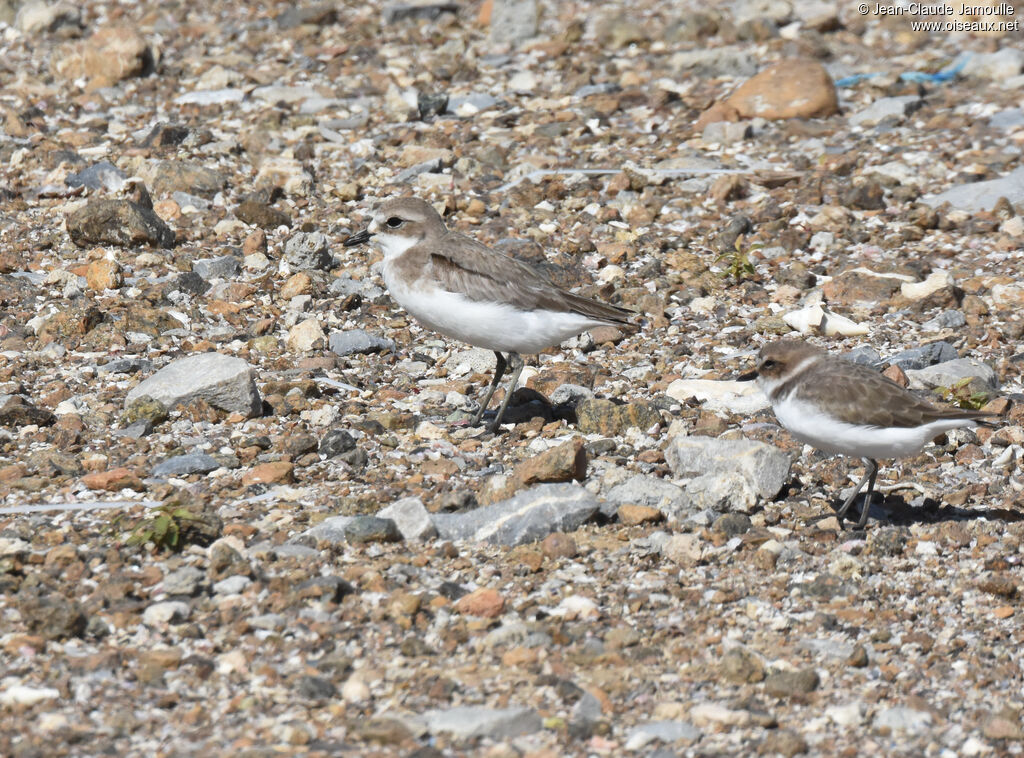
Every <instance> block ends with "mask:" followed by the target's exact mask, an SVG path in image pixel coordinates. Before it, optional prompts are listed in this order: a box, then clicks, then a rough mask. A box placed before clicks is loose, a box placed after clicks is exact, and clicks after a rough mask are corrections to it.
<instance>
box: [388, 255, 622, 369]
mask: <svg viewBox="0 0 1024 758" xmlns="http://www.w3.org/2000/svg"><path fill="white" fill-rule="evenodd" d="M388 264H389V261H387V260H386V261H385V263H384V266H383V268H382V274H383V276H384V282H385V284H387V287H388V291H389V292H390V293H391V296H392V297H393V298H394V299H395V301H396V302H397V303H398V304H399V305H401V306H402V307H403V308H405V310H406V311H408V312H409V314H410V315H412V316H413V318H415V319H416V320H417V321H419V322H420V323H422V324H423V325H424V326H426V327H427V328H429V329H432V330H434V331H436V332H440V333H441V334H444V335H445V336H447V337H451V338H453V339H457V340H461V341H462V342H467V343H469V344H470V345H475V346H477V347H483V348H487V349H488V350H497V351H499V352H514V353H523V354H527V355H528V354H531V353H539V352H540V351H541V350H545V349H547V348H549V347H551V346H553V345H557V344H559V343H561V342H564V341H565V340H567V339H569V338H570V337H575V336H576V335H577V334H579V333H580V332H582V331H584V330H586V329H590V328H592V327H595V326H600V325H601V324H603V323H604V322H602V321H598V320H596V319H593V318H590V317H588V316H583V315H581V314H578V313H567V312H561V311H549V310H524V309H521V308H517V307H515V306H514V305H510V304H507V303H498V302H493V301H486V300H472V299H470V298H468V297H466V296H465V295H463V294H460V293H456V292H448V291H446V290H444V289H441V288H440V287H438V286H436V285H435V284H434V283H433V282H431V281H430V280H426V279H422V278H421V279H417V280H414V281H411V282H410V281H407V280H406V279H404V278H402V277H401V276H400V275H399V274H398V272H396V271H395V269H394V267H392V266H390V265H388Z"/></svg>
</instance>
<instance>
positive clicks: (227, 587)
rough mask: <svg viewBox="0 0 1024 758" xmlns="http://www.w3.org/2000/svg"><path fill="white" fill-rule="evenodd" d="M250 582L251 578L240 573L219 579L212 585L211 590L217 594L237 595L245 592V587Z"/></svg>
mask: <svg viewBox="0 0 1024 758" xmlns="http://www.w3.org/2000/svg"><path fill="white" fill-rule="evenodd" d="M250 584H252V579H250V578H249V577H247V576H242V575H241V574H236V575H235V576H229V577H228V578H227V579H221V580H220V581H219V582H217V583H216V584H214V585H213V591H214V592H215V593H216V594H218V595H238V594H239V593H242V592H245V589H246V588H247V587H248V586H249V585H250Z"/></svg>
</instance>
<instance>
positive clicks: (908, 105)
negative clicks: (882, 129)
mask: <svg viewBox="0 0 1024 758" xmlns="http://www.w3.org/2000/svg"><path fill="white" fill-rule="evenodd" d="M923 102H924V101H923V100H922V99H921V98H920V97H918V96H917V95H900V96H899V97H881V98H879V99H878V100H875V102H873V103H871V105H869V106H868V107H867V108H863V109H861V110H859V111H857V112H856V113H854V114H853V115H852V116H850V125H851V126H876V125H878V124H879V123H880V122H882V121H884V120H885V119H897V120H902V119H903V118H904V117H906V116H909V115H910V114H911V113H913V112H914V111H916V110H917V109H918V108H920V107H921V105H922V103H923Z"/></svg>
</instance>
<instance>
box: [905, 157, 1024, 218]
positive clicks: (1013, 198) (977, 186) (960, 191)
mask: <svg viewBox="0 0 1024 758" xmlns="http://www.w3.org/2000/svg"><path fill="white" fill-rule="evenodd" d="M1001 197H1005V198H1006V199H1007V200H1009V201H1010V202H1011V203H1012V204H1014V205H1016V204H1017V203H1020V202H1024V166H1022V167H1020V168H1017V169H1015V170H1013V171H1011V172H1010V173H1009V174H1007V175H1006V176H1002V177H1000V178H998V179H990V180H988V181H987V182H971V183H970V184H958V185H956V186H955V187H950V188H949V189H948V190H946V191H945V192H940V193H939V194H937V195H925V196H924V197H922V198H921V200H922V201H923V202H925V203H926V204H928V205H930V206H931V207H933V208H937V207H938V206H940V205H942V204H943V203H949V204H950V205H951V206H952V207H953V208H955V209H956V210H961V211H967V212H968V213H976V212H978V211H988V210H992V208H994V207H995V204H996V203H997V202H998V201H999V198H1001Z"/></svg>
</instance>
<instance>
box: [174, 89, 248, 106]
mask: <svg viewBox="0 0 1024 758" xmlns="http://www.w3.org/2000/svg"><path fill="white" fill-rule="evenodd" d="M243 100H245V90H241V89H236V88H234V87H226V88H224V89H206V90H197V91H196V92H186V93H185V94H184V95H178V96H177V97H176V98H174V102H175V103H177V104H178V105H224V104H225V103H240V102H242V101H243Z"/></svg>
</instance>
